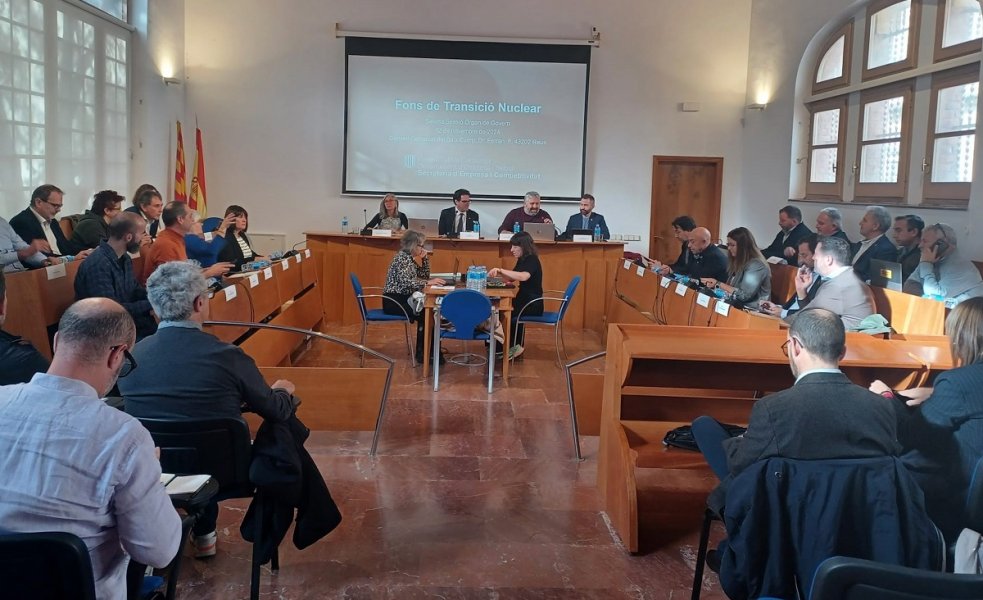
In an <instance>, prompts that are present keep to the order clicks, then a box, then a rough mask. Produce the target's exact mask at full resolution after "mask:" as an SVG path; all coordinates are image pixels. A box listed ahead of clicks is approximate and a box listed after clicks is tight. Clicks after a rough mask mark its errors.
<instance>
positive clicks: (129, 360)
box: [109, 344, 137, 379]
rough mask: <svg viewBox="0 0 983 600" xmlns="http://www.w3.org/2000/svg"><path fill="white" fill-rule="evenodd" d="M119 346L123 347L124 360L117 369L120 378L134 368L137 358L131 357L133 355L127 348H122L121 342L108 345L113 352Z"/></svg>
mask: <svg viewBox="0 0 983 600" xmlns="http://www.w3.org/2000/svg"><path fill="white" fill-rule="evenodd" d="M120 348H123V360H124V361H126V362H124V363H123V367H122V368H121V369H120V370H119V377H120V379H122V378H123V377H126V376H127V375H129V374H130V373H132V372H133V371H135V370H136V368H137V360H136V359H135V358H133V355H132V354H130V351H129V350H127V349H126V348H124V345H123V344H120V345H118V346H110V347H109V349H110V350H112V351H113V352H115V351H117V350H119V349H120Z"/></svg>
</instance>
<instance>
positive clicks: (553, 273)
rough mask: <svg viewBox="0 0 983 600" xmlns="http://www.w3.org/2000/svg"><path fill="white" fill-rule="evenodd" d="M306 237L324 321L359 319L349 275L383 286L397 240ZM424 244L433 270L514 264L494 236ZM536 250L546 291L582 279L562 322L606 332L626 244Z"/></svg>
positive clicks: (430, 240) (431, 240)
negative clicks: (315, 269)
mask: <svg viewBox="0 0 983 600" xmlns="http://www.w3.org/2000/svg"><path fill="white" fill-rule="evenodd" d="M306 235H307V246H308V248H310V249H312V250H313V251H314V256H315V260H316V264H317V267H318V275H319V280H320V281H321V282H323V283H324V285H322V286H321V293H322V295H323V304H324V307H325V311H326V313H325V318H326V320H327V321H328V322H330V323H338V324H342V325H354V324H358V323H360V322H361V321H360V316H359V311H358V305H357V304H356V302H355V293H354V291H353V290H352V287H351V282H350V281H349V278H348V274H349V273H354V274H355V275H357V276H358V278H359V280H361V282H362V285H364V286H382V285H384V284H385V281H386V273H387V271H388V269H389V263H390V262H392V258H393V255H395V254H396V252H397V251H398V250H399V238H395V237H393V238H384V237H369V236H360V235H349V234H342V233H333V232H323V231H309V232H307V233H306ZM427 242H428V243H432V244H433V248H434V253H433V254H432V255H431V257H430V261H431V262H430V266H431V270H432V271H433V272H435V273H446V272H451V271H455V270H458V271H459V270H467V267H468V266H470V265H471V264H472V263H473V264H478V265H484V266H486V267H488V268H489V269H491V268H492V267H505V268H507V269H511V268H512V267H513V266H514V265H515V258H514V257H513V256H512V254H511V248H510V246H509V243H508V242H500V241H498V240H497V239H486V240H456V239H446V238H428V239H427ZM536 248H537V250H538V251H539V258H540V261H541V262H542V265H543V288H544V289H555V290H562V289H565V288H566V287H567V285H568V284H569V283H570V280H571V279H573V277H574V276H575V275H579V276H580V277H581V283H580V288H579V289H578V290H577V293H576V294H575V295H574V297H573V300H572V302H571V303H570V306H569V308H568V310H567V314H566V317H565V319H564V320H565V321H566V325H567V326H569V327H578V328H579V327H582V328H585V329H590V330H593V331H596V332H597V333H598V334H600V335H604V332H605V331H606V326H607V320H606V315H608V314H609V313H608V310H609V307H610V301H611V289H612V287H613V285H614V267H615V261H616V259H621V257H622V256H623V255H624V243H623V242H601V243H574V242H536ZM455 263H456V264H457V265H458V268H457V269H455V268H454V265H455ZM619 264H620V263H619Z"/></svg>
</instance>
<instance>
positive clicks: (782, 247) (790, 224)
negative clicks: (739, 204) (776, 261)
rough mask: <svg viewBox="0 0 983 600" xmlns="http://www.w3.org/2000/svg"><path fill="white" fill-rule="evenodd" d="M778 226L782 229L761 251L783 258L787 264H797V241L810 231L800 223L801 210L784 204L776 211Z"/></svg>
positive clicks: (767, 254)
mask: <svg viewBox="0 0 983 600" xmlns="http://www.w3.org/2000/svg"><path fill="white" fill-rule="evenodd" d="M778 226H779V227H781V229H782V230H781V231H779V232H778V235H776V236H775V240H774V241H773V242H772V243H771V245H770V246H768V247H767V248H765V249H764V250H762V251H761V253H762V254H764V255H765V257H767V258H770V257H773V256H774V257H776V258H784V259H785V260H786V261H787V262H788V264H790V265H792V266H797V265H798V263H797V262H796V255H797V254H798V247H799V242H800V241H802V238H804V237H805V236H807V235H809V234H810V233H812V231H810V229H809V228H808V227H806V226H805V224H803V223H802V211H801V210H799V209H798V208H796V207H794V206H792V205H788V206H784V207H782V209H781V210H780V211H778Z"/></svg>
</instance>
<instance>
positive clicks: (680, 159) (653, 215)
mask: <svg viewBox="0 0 983 600" xmlns="http://www.w3.org/2000/svg"><path fill="white" fill-rule="evenodd" d="M673 163H703V164H704V165H707V166H713V167H714V168H715V169H716V173H717V177H716V181H715V182H714V187H713V195H714V198H715V199H716V202H714V204H713V206H712V210H711V223H712V226H711V224H704V223H697V225H699V226H700V227H706V228H707V229H710V230H711V231H710V235H711V237H712V238H713V239H717V238H721V239H722V235H723V233H722V232H721V231H720V203H721V202H722V200H723V198H722V197H721V196H722V194H723V184H724V158H723V157H722V156H665V155H654V156H653V157H652V196H651V198H650V204H649V256H650V257H653V258H657V257H655V254H654V253H655V235H656V232H657V231H658V223H659V222H661V221H663V220H666V219H667V218H668V219H669V220H671V219H674V218H676V217H677V216H679V215H671V216H668V217H667V216H666V215H660V214H659V213H658V209H657V207H658V200H659V198H658V197H657V192H658V190H659V189H660V185H659V184H660V183H661V182H660V180H659V167H660V166H663V165H666V164H673ZM663 258H665V257H663Z"/></svg>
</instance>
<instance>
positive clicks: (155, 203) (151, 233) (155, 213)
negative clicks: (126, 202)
mask: <svg viewBox="0 0 983 600" xmlns="http://www.w3.org/2000/svg"><path fill="white" fill-rule="evenodd" d="M126 212H131V213H136V214H138V215H140V216H141V217H143V220H144V221H146V222H147V236H148V237H146V238H144V240H145V243H150V242H151V241H153V240H155V239H156V238H157V230H158V229H159V228H160V215H161V213H163V212H164V199H163V198H161V196H160V192H158V191H157V190H155V189H153V188H147V189H146V190H144V191H142V192H140V195H139V196H138V197H136V198H134V199H133V206H130V207H127V208H126Z"/></svg>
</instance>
